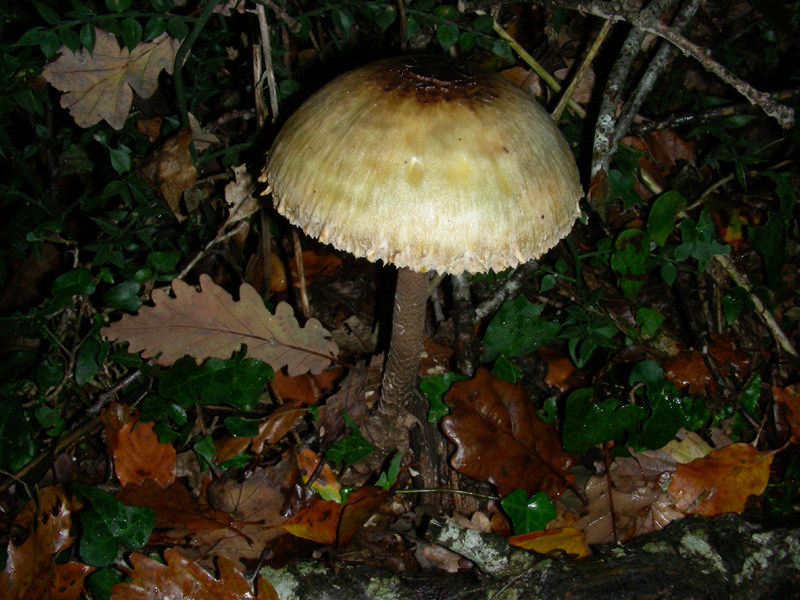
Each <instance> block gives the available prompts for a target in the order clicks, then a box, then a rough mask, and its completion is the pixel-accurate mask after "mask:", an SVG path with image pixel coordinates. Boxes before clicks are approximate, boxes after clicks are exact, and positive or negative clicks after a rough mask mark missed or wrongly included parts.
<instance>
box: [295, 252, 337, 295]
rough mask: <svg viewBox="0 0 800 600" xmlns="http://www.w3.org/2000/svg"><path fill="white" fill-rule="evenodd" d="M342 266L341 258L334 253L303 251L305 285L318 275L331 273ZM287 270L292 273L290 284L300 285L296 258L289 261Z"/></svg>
mask: <svg viewBox="0 0 800 600" xmlns="http://www.w3.org/2000/svg"><path fill="white" fill-rule="evenodd" d="M341 267H342V259H341V258H339V257H338V256H336V255H335V254H320V253H319V252H316V251H315V250H306V251H305V252H303V275H304V276H305V280H306V285H310V284H311V282H312V281H314V279H316V278H317V277H319V276H320V275H333V274H334V273H335V272H336V271H338V270H339V269H340V268H341ZM289 271H290V272H291V273H292V285H293V286H295V287H297V286H299V285H300V275H299V274H298V272H297V258H296V257H292V260H290V261H289Z"/></svg>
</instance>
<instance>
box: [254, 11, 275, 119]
mask: <svg viewBox="0 0 800 600" xmlns="http://www.w3.org/2000/svg"><path fill="white" fill-rule="evenodd" d="M256 14H257V15H258V29H259V31H260V32H261V51H262V52H263V53H264V74H265V76H266V78H267V88H268V89H269V105H270V108H271V109H272V123H273V124H274V123H275V121H276V120H277V119H278V90H277V88H276V84H275V69H274V67H273V65H272V36H271V35H270V32H269V23H267V11H266V9H265V8H264V5H263V4H260V3H259V4H257V5H256ZM260 84H261V82H260V81H259V82H258V83H257V85H260Z"/></svg>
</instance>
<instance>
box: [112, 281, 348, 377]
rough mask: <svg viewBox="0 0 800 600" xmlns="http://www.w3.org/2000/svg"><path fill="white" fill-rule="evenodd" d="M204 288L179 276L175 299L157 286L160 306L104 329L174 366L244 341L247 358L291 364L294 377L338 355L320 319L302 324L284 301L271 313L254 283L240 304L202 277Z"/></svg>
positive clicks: (227, 351)
mask: <svg viewBox="0 0 800 600" xmlns="http://www.w3.org/2000/svg"><path fill="white" fill-rule="evenodd" d="M200 287H201V291H196V290H195V289H194V288H193V287H192V286H190V285H189V284H187V283H184V282H183V281H181V280H180V279H174V280H173V281H172V291H173V293H174V294H175V297H174V298H171V297H170V296H168V295H167V292H166V291H165V290H164V289H163V288H161V289H156V290H153V294H152V298H153V302H154V304H155V306H146V307H143V308H141V309H140V310H139V312H138V313H137V314H136V315H134V316H131V315H125V316H123V317H122V319H120V320H119V321H117V322H115V323H112V324H111V325H110V326H108V327H104V328H103V329H101V330H100V332H101V333H102V334H103V335H104V336H106V337H107V338H108V339H109V340H111V341H127V342H128V343H129V344H130V345H129V347H128V352H131V353H134V354H135V353H138V352H141V353H142V356H143V357H144V358H150V357H153V356H156V355H160V356H159V357H158V364H160V365H162V366H169V365H171V364H173V363H174V362H175V361H176V360H178V359H179V358H181V357H182V356H184V355H187V354H188V355H189V356H192V357H193V358H195V359H196V360H198V362H199V361H200V360H202V359H204V358H211V357H213V358H222V359H226V358H230V356H231V354H232V353H233V352H235V351H237V350H239V349H240V348H241V346H242V344H247V356H248V357H249V358H257V359H259V360H262V361H264V362H266V363H268V364H269V365H270V366H272V368H273V369H274V370H276V371H277V370H278V369H280V368H282V367H283V366H287V370H288V372H289V375H299V374H301V373H305V372H307V371H311V372H312V373H319V372H321V371H322V370H323V369H324V368H325V367H327V366H328V365H329V364H330V362H331V359H332V358H333V357H334V356H335V355H336V353H337V351H338V348H337V347H336V344H335V343H334V342H332V341H331V340H330V339H328V332H327V331H325V329H323V328H322V325H321V324H320V322H319V321H317V320H316V319H309V320H308V321H307V322H306V325H305V327H300V325H299V324H298V323H297V319H295V317H294V312H293V311H292V308H291V306H289V305H288V304H286V303H285V302H281V303H280V304H278V305H277V306H276V307H275V314H274V315H272V314H270V312H269V311H268V310H267V309H266V308H265V307H264V302H263V300H262V299H261V297H260V296H259V295H258V293H257V292H256V290H255V289H254V288H253V286H251V285H249V284H246V283H245V284H242V286H241V287H240V288H239V297H240V300H239V301H238V302H234V300H233V298H232V297H231V295H230V294H228V293H227V292H226V291H225V290H224V289H223V288H221V287H220V286H218V285H217V284H215V283H214V282H213V281H211V278H210V277H209V276H208V275H200Z"/></svg>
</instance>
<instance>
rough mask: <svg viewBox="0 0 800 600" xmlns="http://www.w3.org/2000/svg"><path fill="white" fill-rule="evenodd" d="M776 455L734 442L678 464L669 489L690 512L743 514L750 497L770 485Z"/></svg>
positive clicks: (676, 502)
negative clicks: (704, 455)
mask: <svg viewBox="0 0 800 600" xmlns="http://www.w3.org/2000/svg"><path fill="white" fill-rule="evenodd" d="M774 456H775V451H770V452H759V451H758V450H756V449H755V448H753V447H752V446H751V445H750V444H731V445H730V446H726V447H724V448H720V449H719V450H715V451H714V452H712V453H711V454H709V455H708V456H706V457H704V458H698V459H696V460H693V461H692V462H690V463H687V464H685V465H678V466H677V469H676V470H675V475H674V476H673V477H672V481H671V482H670V484H669V488H668V490H667V491H668V492H669V494H670V496H672V498H673V500H674V504H675V506H676V507H677V508H678V510H680V511H682V512H684V513H686V514H696V515H703V516H706V517H712V516H714V515H719V514H722V513H729V512H734V513H740V512H742V511H743V510H744V506H745V502H746V501H747V498H748V497H749V496H751V495H759V494H761V493H762V492H763V491H764V489H765V488H766V487H767V482H768V481H769V469H770V466H771V465H772V458H773V457H774Z"/></svg>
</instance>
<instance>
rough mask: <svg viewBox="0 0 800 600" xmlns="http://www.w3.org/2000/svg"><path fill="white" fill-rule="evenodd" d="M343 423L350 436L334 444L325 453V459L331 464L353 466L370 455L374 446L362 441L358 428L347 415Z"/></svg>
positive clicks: (362, 437)
mask: <svg viewBox="0 0 800 600" xmlns="http://www.w3.org/2000/svg"><path fill="white" fill-rule="evenodd" d="M344 422H345V425H347V426H348V427H349V428H350V435H349V436H347V437H346V438H344V439H341V440H339V441H338V442H336V443H334V444H333V445H332V446H331V447H330V448H329V449H328V451H327V452H326V453H325V458H327V459H328V460H329V461H331V462H333V463H338V462H344V464H346V465H354V464H356V463H357V462H358V461H360V460H362V459H364V458H366V457H367V456H369V455H370V454H372V452H373V450H375V446H373V445H372V444H370V443H369V442H368V441H367V440H365V439H364V436H363V435H361V432H360V431H359V430H358V426H356V424H355V422H354V421H353V419H351V418H350V415H348V414H347V413H345V415H344Z"/></svg>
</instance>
